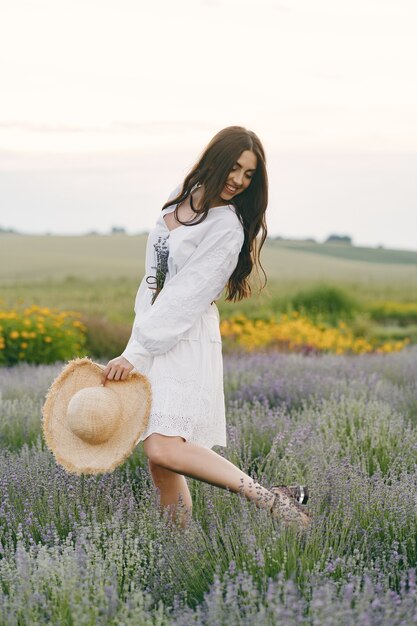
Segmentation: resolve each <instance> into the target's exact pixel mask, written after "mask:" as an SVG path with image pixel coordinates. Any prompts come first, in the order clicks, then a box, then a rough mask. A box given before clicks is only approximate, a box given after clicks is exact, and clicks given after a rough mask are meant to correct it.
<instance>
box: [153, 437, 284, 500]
mask: <svg viewBox="0 0 417 626" xmlns="http://www.w3.org/2000/svg"><path fill="white" fill-rule="evenodd" d="M144 449H145V454H146V456H147V457H148V459H149V460H150V462H152V463H155V464H157V465H158V466H159V467H162V468H166V469H168V470H171V472H176V473H178V474H183V475H185V476H189V477H190V478H196V479H197V480H202V481H204V482H206V483H210V484H211V485H215V486H216V487H221V488H223V489H230V491H233V492H235V493H238V492H241V493H242V494H243V495H244V496H246V497H247V498H248V499H249V500H254V501H255V503H256V505H257V506H258V507H261V508H271V506H272V503H273V501H274V499H275V496H274V494H273V493H271V492H270V491H268V489H265V488H264V487H262V486H261V485H260V484H259V483H256V482H255V481H254V480H253V479H252V478H251V477H250V476H248V475H247V474H245V473H244V472H242V470H240V469H239V468H238V467H236V466H235V465H233V463H231V462H230V461H228V460H227V459H225V458H224V457H222V456H220V455H219V454H217V453H216V452H214V451H213V450H210V449H209V448H204V447H203V446H199V445H196V444H194V443H190V442H188V441H184V439H183V438H182V437H168V436H166V435H160V434H159V433H153V434H152V435H149V437H147V438H146V439H145V441H144Z"/></svg>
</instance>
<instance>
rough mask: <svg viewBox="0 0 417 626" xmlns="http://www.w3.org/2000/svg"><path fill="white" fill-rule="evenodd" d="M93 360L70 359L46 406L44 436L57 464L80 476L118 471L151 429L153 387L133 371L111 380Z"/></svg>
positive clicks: (48, 395)
mask: <svg viewBox="0 0 417 626" xmlns="http://www.w3.org/2000/svg"><path fill="white" fill-rule="evenodd" d="M103 370H104V366H103V365H100V364H99V363H94V362H93V361H91V360H90V359H89V358H87V357H85V358H83V359H74V360H72V361H70V362H69V363H68V364H67V365H66V366H65V367H64V368H63V370H62V372H61V373H60V374H59V376H57V378H56V379H55V380H54V382H53V383H52V385H51V387H50V389H49V391H48V393H47V396H46V401H45V404H44V405H43V408H42V414H43V433H44V437H45V440H46V443H47V445H48V447H49V448H50V449H51V450H52V452H53V453H54V456H55V459H56V461H57V463H59V464H60V465H62V466H63V467H64V468H65V469H66V470H67V471H69V472H73V473H75V474H100V473H104V472H111V471H113V470H114V469H115V468H116V467H117V466H118V465H120V464H121V463H123V461H124V460H125V459H127V457H128V456H129V455H130V454H131V453H132V452H133V449H134V447H135V445H136V444H137V443H138V440H139V438H140V436H141V434H142V433H143V432H144V431H145V429H146V427H147V425H148V418H149V413H150V409H151V399H152V392H151V384H150V382H149V379H148V378H147V377H146V376H144V375H143V374H139V373H138V372H132V373H130V374H129V376H128V378H127V379H126V380H119V381H113V380H107V381H106V385H105V386H103V384H102V383H103Z"/></svg>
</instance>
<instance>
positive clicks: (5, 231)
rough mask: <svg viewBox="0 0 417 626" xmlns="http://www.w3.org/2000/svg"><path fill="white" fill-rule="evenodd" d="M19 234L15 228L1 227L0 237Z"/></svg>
mask: <svg viewBox="0 0 417 626" xmlns="http://www.w3.org/2000/svg"><path fill="white" fill-rule="evenodd" d="M17 234H18V232H17V230H15V229H14V228H3V227H2V226H0V235H17Z"/></svg>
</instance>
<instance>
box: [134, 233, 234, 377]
mask: <svg viewBox="0 0 417 626" xmlns="http://www.w3.org/2000/svg"><path fill="white" fill-rule="evenodd" d="M243 240H244V234H243V230H242V228H241V227H240V225H236V226H233V227H227V228H225V227H223V228H222V229H220V230H216V231H212V232H211V233H209V234H208V236H207V237H206V238H205V239H204V240H203V241H202V242H201V243H200V244H199V245H198V246H197V248H196V249H195V250H194V252H193V253H192V254H191V255H190V257H189V258H188V259H187V261H186V262H185V263H184V265H183V267H182V268H181V269H180V270H179V271H178V273H177V274H175V276H173V277H172V278H170V279H169V280H168V281H167V282H166V283H165V285H164V286H163V288H162V290H161V291H160V292H159V294H158V297H157V298H156V300H155V302H154V304H153V305H152V306H151V307H150V309H149V310H148V311H146V313H145V314H144V315H142V316H141V318H140V319H137V317H135V321H134V323H133V330H132V335H131V338H130V340H129V343H128V345H127V347H126V349H125V351H124V352H123V355H122V356H124V357H125V358H126V359H127V360H128V361H129V362H130V363H131V364H132V365H133V366H134V367H135V368H136V369H139V370H140V369H141V368H143V367H146V366H147V364H148V360H149V358H150V357H153V356H156V355H159V354H163V353H164V352H167V351H168V350H170V349H171V348H173V347H174V346H175V344H176V343H177V342H178V341H179V340H180V339H181V336H182V335H183V334H184V333H185V332H186V331H187V330H189V329H190V328H191V326H192V325H193V324H194V323H195V322H196V321H197V319H198V318H199V317H200V316H201V315H202V314H203V312H204V311H205V310H206V308H207V306H208V305H209V304H210V303H211V302H212V301H213V300H214V299H215V298H216V296H218V294H219V293H221V292H222V290H223V288H224V286H225V285H226V283H227V281H228V280H229V278H230V276H231V274H232V273H233V271H234V269H235V267H236V265H237V262H238V259H239V253H240V250H241V248H242V245H243Z"/></svg>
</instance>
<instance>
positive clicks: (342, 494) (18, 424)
mask: <svg viewBox="0 0 417 626" xmlns="http://www.w3.org/2000/svg"><path fill="white" fill-rule="evenodd" d="M61 366H62V364H57V365H54V366H37V367H36V366H29V365H27V364H21V365H18V366H16V367H14V368H11V369H7V368H2V369H0V390H1V397H0V408H1V412H0V440H1V451H0V455H1V457H0V484H1V488H0V496H1V498H0V582H1V585H0V623H1V624H19V625H26V624H28V625H29V624H30V625H35V624H45V623H48V624H57V625H58V624H59V625H67V624H68V625H77V626H78V625H91V626H93V625H94V626H95V625H146V626H148V625H149V626H151V625H155V626H157V625H158V626H165V625H175V626H189V625H200V624H201V625H203V624H204V625H207V626H221V625H223V624H225V625H226V624H227V625H231V626H234V625H236V626H237V625H239V626H240V625H248V626H249V625H252V624H256V625H257V626H264V625H275V624H285V625H288V626H291V625H293V624H294V625H295V624H303V625H314V626H327V625H333V624H337V625H338V626H341V625H350V624H366V625H369V626H373V625H375V626H377V625H378V626H380V625H381V624H387V625H392V626H394V625H400V624H412V623H416V622H417V594H416V591H417V589H416V585H417V582H416V569H415V568H416V562H417V467H416V457H417V437H416V427H417V348H416V347H413V348H409V349H407V350H404V351H403V352H400V353H392V354H389V355H385V356H382V355H379V356H378V355H371V354H369V355H362V356H350V357H348V356H330V355H322V356H312V355H310V356H302V355H296V354H289V355H288V354H286V355H284V354H269V355H268V354H255V355H251V356H243V355H225V359H224V373H225V391H226V402H227V419H228V442H229V445H228V447H227V448H224V449H223V448H216V451H218V452H220V453H222V454H224V455H225V456H227V458H229V459H230V460H231V461H232V462H234V463H236V464H238V465H239V466H240V467H241V468H242V469H243V470H244V471H246V472H248V473H249V474H250V475H251V476H253V477H254V478H255V479H256V480H258V481H259V482H261V483H262V484H264V485H265V486H267V487H268V486H271V485H273V484H283V483H293V482H294V481H302V482H306V483H307V484H308V485H309V487H310V491H311V498H310V501H309V505H308V506H309V508H310V510H311V511H312V512H313V514H314V523H313V526H312V527H311V528H310V529H308V531H306V532H304V533H303V534H298V533H296V532H295V531H293V530H291V529H284V528H282V527H281V526H280V525H279V524H278V523H277V521H276V520H274V519H273V518H272V517H270V516H269V514H268V513H267V512H266V511H264V510H261V509H257V508H256V507H255V505H254V504H251V503H249V502H248V501H246V500H245V499H243V498H242V497H241V496H238V495H236V494H232V493H230V492H228V491H223V490H221V489H218V488H216V487H213V486H211V485H207V484H203V483H199V482H197V481H193V480H189V484H190V489H191V492H192V495H193V501H194V511H193V521H192V524H191V525H190V527H189V528H188V529H187V530H185V531H180V530H179V529H176V528H175V527H173V526H170V525H169V524H168V520H167V519H164V518H161V517H160V515H159V512H158V508H157V494H155V492H154V490H153V487H152V483H151V479H150V476H149V473H148V470H147V465H146V459H145V456H144V454H143V449H142V445H143V444H139V446H138V447H137V448H136V450H135V453H134V454H133V455H132V456H131V458H130V459H129V460H128V461H127V462H126V463H125V464H124V465H123V466H122V467H121V468H119V469H118V470H117V471H115V472H114V473H113V474H111V475H103V476H98V477H86V476H84V477H76V476H72V475H69V474H67V473H66V472H65V471H64V470H63V469H61V468H60V467H59V466H57V465H56V464H55V462H54V459H53V456H52V454H51V453H50V452H49V450H47V449H46V448H45V444H44V442H43V440H42V436H41V427H40V419H41V405H42V402H43V398H44V395H45V392H46V390H47V388H48V387H49V385H50V383H51V381H52V380H53V378H54V377H55V375H56V374H57V373H58V371H59V370H60V368H61Z"/></svg>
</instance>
